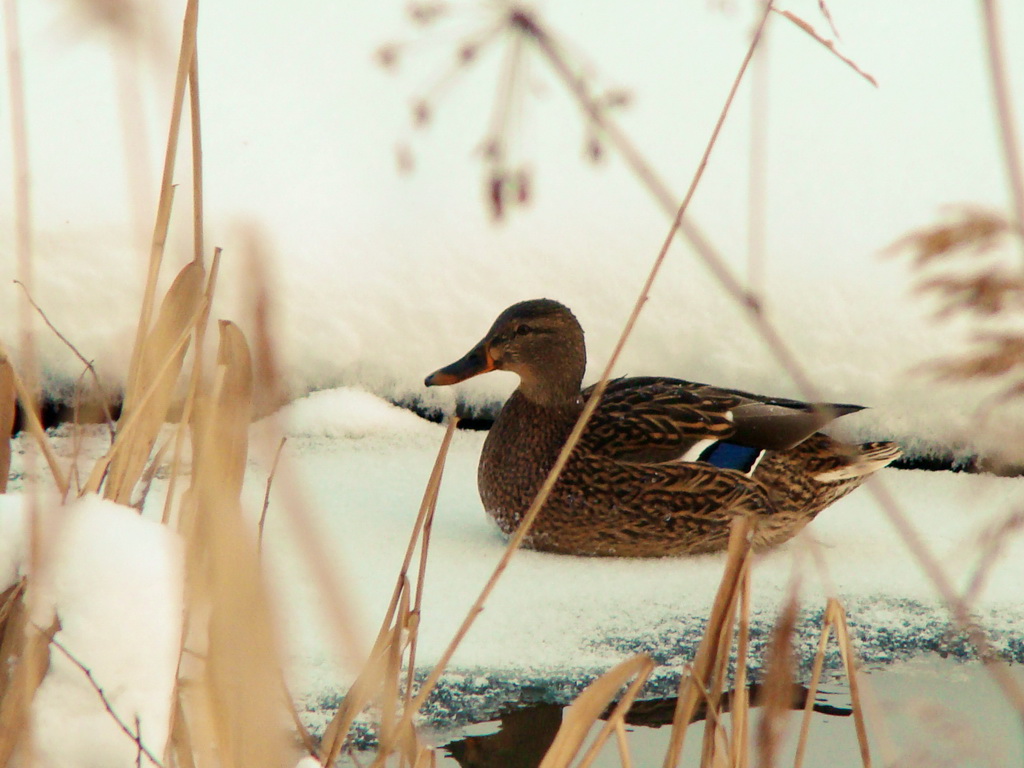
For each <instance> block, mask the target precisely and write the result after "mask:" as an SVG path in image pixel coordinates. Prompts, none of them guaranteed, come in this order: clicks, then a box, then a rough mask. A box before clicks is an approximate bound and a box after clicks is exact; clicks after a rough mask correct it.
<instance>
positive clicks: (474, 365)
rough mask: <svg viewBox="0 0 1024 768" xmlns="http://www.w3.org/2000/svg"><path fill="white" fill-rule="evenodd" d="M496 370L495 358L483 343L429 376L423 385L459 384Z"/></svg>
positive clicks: (484, 342)
mask: <svg viewBox="0 0 1024 768" xmlns="http://www.w3.org/2000/svg"><path fill="white" fill-rule="evenodd" d="M496 369H497V366H496V365H495V364H494V358H493V357H491V353H490V350H489V349H488V347H487V342H486V341H481V342H480V343H479V344H477V345H476V346H475V347H473V349H471V350H470V351H469V352H467V353H466V354H465V356H463V357H462V358H461V359H459V360H456V361H455V362H454V363H452V364H451V365H446V366H445V367H444V368H440V369H438V370H436V371H434V372H433V373H432V374H430V375H429V376H427V378H426V379H424V381H423V383H424V384H425V385H427V386H428V387H437V386H444V385H446V384H458V383H459V382H460V381H465V380H466V379H468V378H471V377H473V376H476V375H478V374H481V373H487V372H488V371H493V370H496Z"/></svg>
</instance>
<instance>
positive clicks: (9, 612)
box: [0, 580, 60, 766]
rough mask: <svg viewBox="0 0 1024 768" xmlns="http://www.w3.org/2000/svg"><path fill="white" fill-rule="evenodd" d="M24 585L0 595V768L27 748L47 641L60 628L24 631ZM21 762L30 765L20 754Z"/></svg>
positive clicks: (46, 661)
mask: <svg viewBox="0 0 1024 768" xmlns="http://www.w3.org/2000/svg"><path fill="white" fill-rule="evenodd" d="M26 593H27V582H26V581H25V580H22V581H19V582H18V583H16V584H14V585H12V586H11V587H10V588H8V589H7V590H5V591H4V593H3V594H2V595H0V659H3V660H4V663H3V665H2V666H0V765H3V766H7V765H12V762H11V759H12V757H13V756H14V755H15V753H16V752H17V751H18V750H19V749H21V750H25V749H29V750H30V749H31V743H30V741H29V737H30V734H31V727H30V714H31V706H32V699H33V697H34V696H35V692H36V689H37V688H38V687H39V684H40V683H41V682H42V681H43V677H45V675H46V671H47V670H48V669H49V666H50V647H49V641H50V640H51V639H52V638H53V636H54V635H55V634H56V633H57V631H58V630H59V629H60V623H59V622H58V621H57V619H56V618H55V619H54V620H53V623H52V624H51V625H50V627H49V629H47V630H45V631H40V632H28V631H27V629H28V627H29V623H28V622H29V619H28V610H29V609H28V606H27V604H26ZM21 762H23V763H25V764H26V765H27V764H31V762H32V761H31V758H30V756H27V755H24V754H22V760H21Z"/></svg>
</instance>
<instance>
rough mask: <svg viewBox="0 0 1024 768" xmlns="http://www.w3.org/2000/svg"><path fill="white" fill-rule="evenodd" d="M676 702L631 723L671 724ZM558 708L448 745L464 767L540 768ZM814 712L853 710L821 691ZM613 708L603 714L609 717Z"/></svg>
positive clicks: (512, 716)
mask: <svg viewBox="0 0 1024 768" xmlns="http://www.w3.org/2000/svg"><path fill="white" fill-rule="evenodd" d="M731 694H732V692H731V691H730V692H729V693H726V694H725V695H724V697H723V702H724V709H725V711H729V709H730V706H731V701H732V698H733V696H732V695H731ZM761 694H762V690H761V686H760V684H758V683H754V684H751V686H750V688H749V695H750V702H751V706H753V707H756V706H759V705H760V703H761ZM807 694H808V690H807V688H806V687H805V686H802V685H794V686H793V688H792V696H791V698H790V706H791V707H792V708H793V709H803V708H804V706H805V705H806V703H807ZM675 708H676V699H675V698H670V699H646V700H644V701H637V702H635V703H634V704H633V706H632V707H631V708H630V710H629V712H628V713H627V714H626V722H627V723H628V724H629V725H638V726H647V727H652V728H654V727H658V726H661V725H668V724H669V723H671V722H672V717H673V715H674V714H675ZM563 709H564V707H562V706H560V705H558V704H535V705H533V706H529V707H523V708H521V709H516V710H513V711H511V712H508V713H507V714H504V715H502V716H501V725H500V728H499V730H498V732H497V733H491V734H488V735H486V736H467V737H465V738H463V739H459V740H457V741H453V742H450V743H448V744H445V745H444V749H445V750H446V751H447V752H448V754H449V755H450V756H451V757H453V758H455V760H456V761H457V762H458V763H459V765H461V766H463V768H498V767H499V766H500V767H501V768H536V766H538V765H540V761H541V760H542V759H543V757H544V754H545V753H546V752H547V750H548V747H550V746H551V742H552V741H554V739H555V734H556V733H558V728H559V727H560V726H561V724H562V710H563ZM814 711H815V712H818V713H820V714H825V715H837V716H839V717H846V716H848V715H850V713H851V710H850V708H849V707H844V706H838V705H836V704H835V703H830V702H829V701H828V699H827V696H826V695H823V694H822V693H821V692H820V691H819V694H818V697H817V698H816V699H815V702H814ZM610 712H611V707H609V709H608V710H606V711H605V713H604V714H603V715H602V716H601V717H602V719H604V718H606V717H607V716H608V714H609V713H610ZM705 716H706V711H705V709H704V707H703V705H702V706H701V707H700V708H699V709H698V710H697V712H695V713H694V717H693V719H692V720H691V722H697V721H699V720H703V719H704V718H705Z"/></svg>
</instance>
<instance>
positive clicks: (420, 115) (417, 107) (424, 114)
mask: <svg viewBox="0 0 1024 768" xmlns="http://www.w3.org/2000/svg"><path fill="white" fill-rule="evenodd" d="M430 117H431V110H430V105H429V104H427V102H426V101H424V100H422V99H420V100H418V101H417V102H415V103H414V104H413V105H412V124H413V126H414V127H416V128H422V127H423V126H425V125H426V124H427V123H429V122H430Z"/></svg>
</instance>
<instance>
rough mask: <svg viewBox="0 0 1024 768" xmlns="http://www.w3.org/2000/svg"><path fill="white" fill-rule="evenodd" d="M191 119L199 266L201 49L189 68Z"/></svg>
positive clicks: (195, 242)
mask: <svg viewBox="0 0 1024 768" xmlns="http://www.w3.org/2000/svg"><path fill="white" fill-rule="evenodd" d="M188 96H189V102H188V103H189V117H190V118H191V123H190V125H191V131H190V133H191V136H192V241H193V248H194V253H193V256H192V258H193V259H194V260H195V261H196V262H197V263H199V264H202V263H203V258H204V257H205V255H206V252H205V249H204V246H203V139H202V130H201V127H200V119H199V49H198V48H197V47H193V50H192V60H191V62H190V64H189V68H188Z"/></svg>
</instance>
